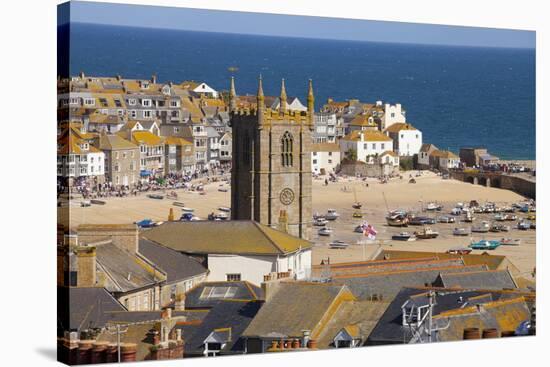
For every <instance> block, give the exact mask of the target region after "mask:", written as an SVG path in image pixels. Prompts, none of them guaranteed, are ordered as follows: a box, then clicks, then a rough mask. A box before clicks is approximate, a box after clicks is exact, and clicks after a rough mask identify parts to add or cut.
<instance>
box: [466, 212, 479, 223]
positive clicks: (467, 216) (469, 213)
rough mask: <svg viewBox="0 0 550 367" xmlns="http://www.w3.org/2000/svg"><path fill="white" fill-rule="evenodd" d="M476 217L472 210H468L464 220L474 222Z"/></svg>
mask: <svg viewBox="0 0 550 367" xmlns="http://www.w3.org/2000/svg"><path fill="white" fill-rule="evenodd" d="M475 219H476V218H475V217H474V216H473V215H472V213H471V212H469V211H468V212H466V214H465V215H464V221H465V222H468V223H472V222H473V221H474V220H475Z"/></svg>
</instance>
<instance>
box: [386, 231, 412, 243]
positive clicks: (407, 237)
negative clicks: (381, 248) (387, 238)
mask: <svg viewBox="0 0 550 367" xmlns="http://www.w3.org/2000/svg"><path fill="white" fill-rule="evenodd" d="M391 239H392V240H394V241H416V237H415V236H414V235H413V234H411V233H409V232H401V233H399V234H394V235H393V236H391Z"/></svg>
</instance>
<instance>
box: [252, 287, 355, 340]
mask: <svg viewBox="0 0 550 367" xmlns="http://www.w3.org/2000/svg"><path fill="white" fill-rule="evenodd" d="M273 286H274V287H277V288H278V289H276V290H273V292H274V294H273V295H271V296H269V298H268V300H267V301H266V303H265V304H264V306H263V307H262V309H261V310H260V312H259V313H258V315H257V316H256V317H255V318H254V320H253V321H252V322H251V323H250V325H249V326H248V328H247V329H246V331H245V332H244V333H243V336H246V337H259V338H270V337H281V336H284V337H294V338H300V337H302V330H311V332H312V337H314V333H315V332H316V331H319V330H318V329H319V326H320V322H321V321H322V319H323V317H324V316H325V315H326V314H327V311H328V310H329V308H330V307H331V305H333V304H334V302H335V301H336V299H337V298H338V297H339V296H341V295H342V296H345V298H346V299H347V300H355V298H354V297H353V295H352V294H351V293H350V292H349V290H348V289H347V287H345V286H342V285H332V284H326V283H305V282H281V283H279V284H274V285H273Z"/></svg>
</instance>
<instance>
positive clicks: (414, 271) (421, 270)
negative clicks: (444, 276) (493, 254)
mask: <svg viewBox="0 0 550 367" xmlns="http://www.w3.org/2000/svg"><path fill="white" fill-rule="evenodd" d="M483 265H484V264H483ZM478 266H479V265H456V266H445V267H440V268H427V269H412V270H400V271H388V272H380V273H367V274H349V275H336V276H333V277H332V279H347V278H366V277H370V276H381V275H392V274H403V273H420V272H425V271H435V270H447V269H462V268H473V267H478Z"/></svg>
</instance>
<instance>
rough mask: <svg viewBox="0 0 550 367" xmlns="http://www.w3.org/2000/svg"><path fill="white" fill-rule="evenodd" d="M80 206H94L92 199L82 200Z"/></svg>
mask: <svg viewBox="0 0 550 367" xmlns="http://www.w3.org/2000/svg"><path fill="white" fill-rule="evenodd" d="M80 206H81V207H83V208H87V207H89V206H92V203H91V201H90V200H82V201H81V202H80Z"/></svg>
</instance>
